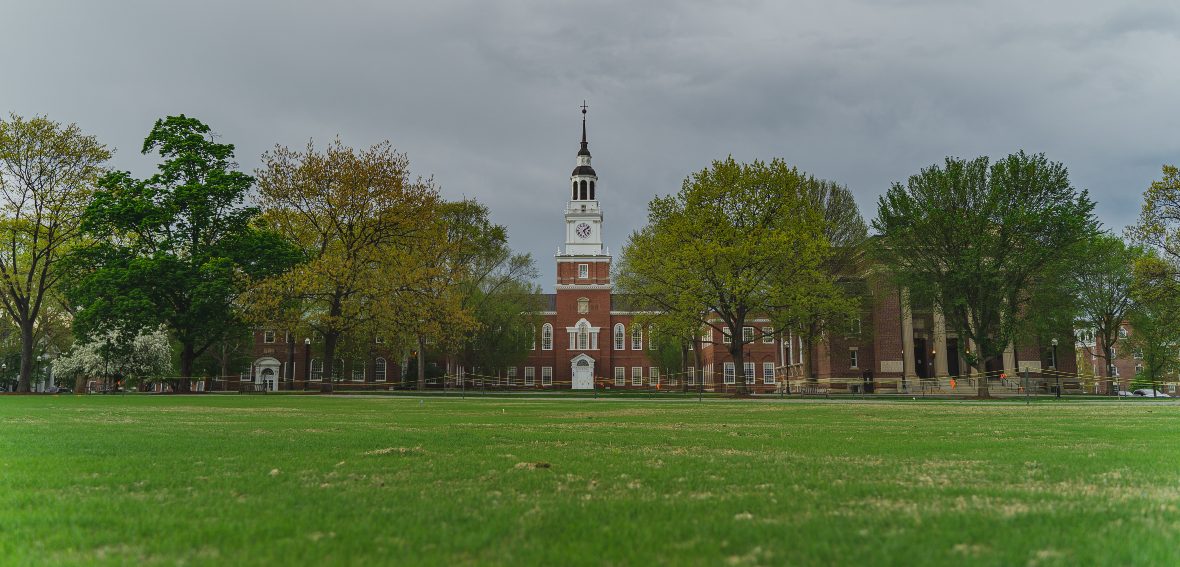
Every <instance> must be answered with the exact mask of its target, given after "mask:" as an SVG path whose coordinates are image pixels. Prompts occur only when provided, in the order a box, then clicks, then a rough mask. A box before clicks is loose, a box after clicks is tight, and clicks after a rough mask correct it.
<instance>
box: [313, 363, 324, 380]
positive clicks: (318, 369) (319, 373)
mask: <svg viewBox="0 0 1180 567" xmlns="http://www.w3.org/2000/svg"><path fill="white" fill-rule="evenodd" d="M311 379H312V380H317V381H318V380H323V379H324V361H322V360H320V359H318V358H313V359H311Z"/></svg>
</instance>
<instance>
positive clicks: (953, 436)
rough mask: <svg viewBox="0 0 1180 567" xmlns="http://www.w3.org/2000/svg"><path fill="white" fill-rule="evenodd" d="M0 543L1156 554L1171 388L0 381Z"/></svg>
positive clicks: (12, 558) (670, 554)
mask: <svg viewBox="0 0 1180 567" xmlns="http://www.w3.org/2000/svg"><path fill="white" fill-rule="evenodd" d="M0 564H3V565H59V564H108V565H182V564H183V565H249V564H275V565H322V564H339V565H374V564H389V565H405V564H435V565H454V564H503V565H514V564H544V565H566V564H609V565H622V564H631V565H646V564H702V565H717V564H811V565H831V564H855V565H868V564H872V565H888V564H894V565H922V564H955V565H958V564H980V565H1038V566H1039V565H1078V564H1110V565H1126V564H1141V565H1177V564H1180V405H1177V404H1176V403H1174V402H1162V403H1161V402H1156V401H1137V402H1091V403H1082V402H1052V401H1042V402H1039V403H1034V404H1032V405H1030V406H1026V405H1024V404H1023V403H971V402H930V401H927V402H921V401H919V402H909V401H899V402H868V403H855V402H846V403H825V402H802V403H800V402H787V403H778V402H769V403H767V402H760V401H750V402H718V401H705V402H704V403H697V402H695V401H671V402H660V401H641V400H625V401H624V400H608V401H594V400H570V399H559V400H546V399H536V400H533V399H530V400H513V399H485V400H470V399H469V400H459V399H454V398H448V399H441V398H428V399H426V400H425V401H424V402H421V401H419V400H417V399H412V398H349V397H335V398H328V397H307V396H300V397H296V396H273V395H272V396H205V397H150V396H125V397H119V396H111V397H104V396H90V397H83V396H62V397H34V396H23V397H21V396H16V397H11V396H10V397H2V398H0Z"/></svg>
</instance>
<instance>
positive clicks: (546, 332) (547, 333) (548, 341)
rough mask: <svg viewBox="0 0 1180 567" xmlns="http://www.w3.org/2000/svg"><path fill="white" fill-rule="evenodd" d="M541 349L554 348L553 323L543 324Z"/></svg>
mask: <svg viewBox="0 0 1180 567" xmlns="http://www.w3.org/2000/svg"><path fill="white" fill-rule="evenodd" d="M541 350H553V325H550V324H549V323H545V324H544V325H541Z"/></svg>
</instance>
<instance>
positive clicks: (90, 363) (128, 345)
mask: <svg viewBox="0 0 1180 567" xmlns="http://www.w3.org/2000/svg"><path fill="white" fill-rule="evenodd" d="M53 371H54V373H56V374H57V375H58V376H63V377H65V376H71V377H87V376H89V377H102V378H105V379H117V380H121V381H126V382H127V383H131V384H135V383H142V382H145V381H150V380H153V379H156V378H161V377H165V376H168V375H170V374H171V372H172V345H171V343H170V342H169V340H168V332H167V331H166V330H165V329H164V328H163V327H161V328H158V329H156V330H154V331H148V332H145V333H140V334H137V335H134V336H126V335H123V334H122V333H120V332H119V331H108V332H107V333H105V334H103V335H101V336H100V337H98V338H96V339H95V340H92V341H89V342H85V343H77V344H75V345H74V348H72V349H70V351H69V352H67V353H65V354H63V355H62V356H61V357H59V358H58V359H57V360H54V361H53Z"/></svg>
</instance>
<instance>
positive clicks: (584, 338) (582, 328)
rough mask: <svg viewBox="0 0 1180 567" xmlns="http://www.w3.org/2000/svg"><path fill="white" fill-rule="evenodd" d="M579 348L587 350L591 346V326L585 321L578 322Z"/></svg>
mask: <svg viewBox="0 0 1180 567" xmlns="http://www.w3.org/2000/svg"><path fill="white" fill-rule="evenodd" d="M577 335H578V345H577V348H578V350H587V349H589V348H590V328H589V327H587V326H586V324H585V323H580V324H578V330H577Z"/></svg>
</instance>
